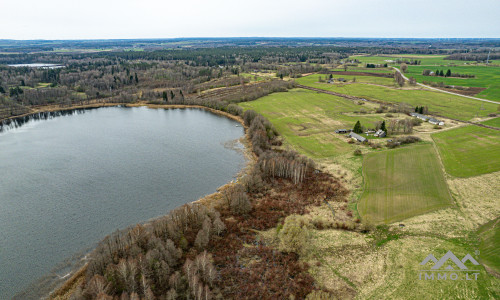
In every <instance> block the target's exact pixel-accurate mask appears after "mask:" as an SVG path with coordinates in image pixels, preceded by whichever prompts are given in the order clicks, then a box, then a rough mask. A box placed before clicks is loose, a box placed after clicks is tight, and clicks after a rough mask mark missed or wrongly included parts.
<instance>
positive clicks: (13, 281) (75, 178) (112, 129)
mask: <svg viewBox="0 0 500 300" xmlns="http://www.w3.org/2000/svg"><path fill="white" fill-rule="evenodd" d="M237 124H238V123H236V122H235V121H232V120H229V119H227V118H225V117H221V116H217V115H214V114H212V113H209V112H206V111H203V110H198V109H184V110H181V109H175V110H163V109H158V110H156V109H147V108H119V107H111V108H99V109H96V110H91V111H87V112H86V113H84V114H79V115H71V116H64V117H57V118H54V119H51V120H46V121H38V122H30V123H28V124H27V125H25V126H23V127H21V128H19V129H14V130H10V131H7V132H5V133H2V134H0V171H1V180H0V299H10V298H11V297H13V296H14V295H15V294H16V293H18V292H20V291H22V290H25V289H26V288H27V287H28V286H29V285H30V283H33V282H34V281H37V280H38V279H39V278H40V277H42V276H44V275H47V274H49V273H50V272H51V270H53V268H54V267H55V266H56V265H58V264H60V263H61V262H62V261H64V260H65V259H68V258H71V257H72V255H74V254H75V253H80V252H82V251H85V250H88V248H89V247H92V246H94V245H95V243H96V242H97V241H99V240H100V239H102V238H103V237H104V236H106V235H107V234H110V233H112V232H113V231H115V230H116V229H118V228H125V227H127V226H129V225H132V224H135V223H138V222H143V221H146V220H148V219H150V218H153V217H157V216H160V215H164V214H166V213H167V212H168V211H169V210H171V209H173V208H175V207H177V206H179V205H182V204H184V203H187V202H191V201H194V200H196V199H198V198H199V197H201V196H203V195H206V194H209V193H213V192H215V191H216V188H217V187H219V186H221V185H223V184H225V183H227V182H228V181H230V180H231V179H233V177H234V176H235V175H236V174H237V173H238V171H239V170H240V169H241V168H242V167H243V166H244V164H245V161H244V158H243V155H242V154H241V152H238V151H236V150H234V149H230V148H228V147H226V146H225V144H228V142H230V141H234V140H236V139H238V138H240V137H241V136H242V135H243V129H242V128H241V127H236V126H235V125H237ZM64 272H66V273H67V271H64ZM58 275H60V276H61V275H64V273H61V274H58Z"/></svg>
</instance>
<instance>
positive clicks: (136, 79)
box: [135, 73, 139, 83]
mask: <svg viewBox="0 0 500 300" xmlns="http://www.w3.org/2000/svg"><path fill="white" fill-rule="evenodd" d="M135 83H139V78H137V73H135Z"/></svg>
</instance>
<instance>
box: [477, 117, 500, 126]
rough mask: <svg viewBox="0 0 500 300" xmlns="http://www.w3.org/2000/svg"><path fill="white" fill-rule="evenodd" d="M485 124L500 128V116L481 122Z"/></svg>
mask: <svg viewBox="0 0 500 300" xmlns="http://www.w3.org/2000/svg"><path fill="white" fill-rule="evenodd" d="M481 123H482V124H484V125H488V126H493V127H497V128H500V117H499V118H494V119H490V120H488V121H484V122H481Z"/></svg>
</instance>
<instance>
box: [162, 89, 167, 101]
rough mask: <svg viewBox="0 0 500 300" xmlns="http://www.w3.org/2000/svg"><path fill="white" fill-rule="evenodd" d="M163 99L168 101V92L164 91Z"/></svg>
mask: <svg viewBox="0 0 500 300" xmlns="http://www.w3.org/2000/svg"><path fill="white" fill-rule="evenodd" d="M163 100H165V102H166V101H168V95H167V92H165V91H163Z"/></svg>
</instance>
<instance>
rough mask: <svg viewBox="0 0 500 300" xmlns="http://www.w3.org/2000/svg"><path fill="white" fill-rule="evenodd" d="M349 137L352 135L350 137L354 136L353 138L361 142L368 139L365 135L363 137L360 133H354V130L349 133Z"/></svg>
mask: <svg viewBox="0 0 500 300" xmlns="http://www.w3.org/2000/svg"><path fill="white" fill-rule="evenodd" d="M349 137H350V138H353V139H355V140H356V141H358V142H361V143H363V142H365V141H366V138H364V137H362V136H360V135H359V134H357V133H354V132H351V133H349Z"/></svg>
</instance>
